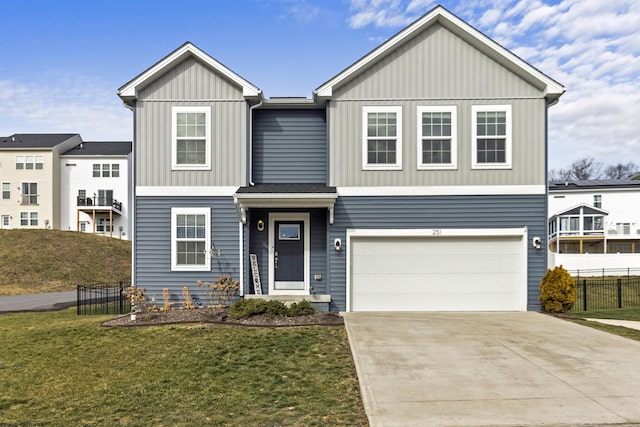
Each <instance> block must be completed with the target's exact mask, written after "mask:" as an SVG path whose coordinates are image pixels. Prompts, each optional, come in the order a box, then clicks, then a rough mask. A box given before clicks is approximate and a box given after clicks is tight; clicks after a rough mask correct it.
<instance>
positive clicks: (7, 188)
mask: <svg viewBox="0 0 640 427" xmlns="http://www.w3.org/2000/svg"><path fill="white" fill-rule="evenodd" d="M10 198H11V183H10V182H3V183H2V200H8V199H10Z"/></svg>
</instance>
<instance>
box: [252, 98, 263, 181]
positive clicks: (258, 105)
mask: <svg viewBox="0 0 640 427" xmlns="http://www.w3.org/2000/svg"><path fill="white" fill-rule="evenodd" d="M263 102H264V98H260V102H258V103H257V104H256V105H252V106H251V107H249V185H250V186H251V187H253V186H254V185H256V183H255V182H253V110H254V109H256V108H258V107H261V106H262V103H263Z"/></svg>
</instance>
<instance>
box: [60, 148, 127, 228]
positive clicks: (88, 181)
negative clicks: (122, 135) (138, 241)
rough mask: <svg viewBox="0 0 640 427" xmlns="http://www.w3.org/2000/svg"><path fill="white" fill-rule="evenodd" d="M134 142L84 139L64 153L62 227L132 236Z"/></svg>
mask: <svg viewBox="0 0 640 427" xmlns="http://www.w3.org/2000/svg"><path fill="white" fill-rule="evenodd" d="M130 165H131V142H88V141H85V142H82V143H81V144H79V145H77V146H76V147H74V148H73V149H71V150H69V151H67V152H65V153H63V154H62V155H61V156H60V175H61V180H60V182H61V193H60V194H61V196H60V198H61V203H60V205H61V215H60V216H61V227H60V228H61V229H62V230H73V231H81V232H86V233H93V234H102V235H105V236H110V237H117V238H121V239H129V238H130V235H131V233H130V231H131V218H130V215H129V213H130V212H131V194H130V191H129V189H130V188H131V171H130Z"/></svg>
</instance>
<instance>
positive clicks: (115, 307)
mask: <svg viewBox="0 0 640 427" xmlns="http://www.w3.org/2000/svg"><path fill="white" fill-rule="evenodd" d="M129 286H130V283H128V282H116V283H101V284H94V285H78V286H77V294H78V296H77V308H78V316H86V315H92V314H126V313H128V312H129V311H131V305H130V303H129V301H128V299H127V298H126V297H125V296H124V295H123V294H122V292H123V291H124V290H125V289H126V288H128V287H129Z"/></svg>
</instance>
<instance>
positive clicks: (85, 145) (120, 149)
mask: <svg viewBox="0 0 640 427" xmlns="http://www.w3.org/2000/svg"><path fill="white" fill-rule="evenodd" d="M129 153H131V141H84V142H82V143H81V144H78V145H76V146H75V147H73V148H72V149H71V150H69V151H67V152H65V153H63V154H62V155H63V156H78V157H80V156H126V155H128V154H129Z"/></svg>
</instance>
